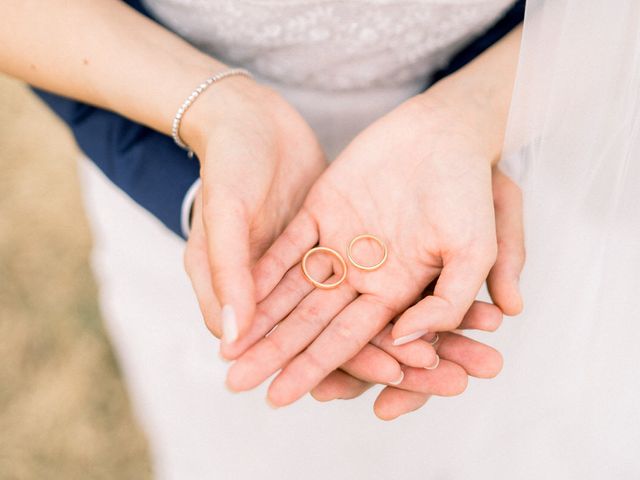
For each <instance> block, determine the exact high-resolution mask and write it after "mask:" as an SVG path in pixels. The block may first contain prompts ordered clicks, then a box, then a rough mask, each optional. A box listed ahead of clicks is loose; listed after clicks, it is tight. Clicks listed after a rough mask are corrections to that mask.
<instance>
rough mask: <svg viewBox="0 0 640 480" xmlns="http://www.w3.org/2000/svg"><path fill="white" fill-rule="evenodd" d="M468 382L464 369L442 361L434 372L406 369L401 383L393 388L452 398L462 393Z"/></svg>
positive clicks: (422, 369) (447, 361)
mask: <svg viewBox="0 0 640 480" xmlns="http://www.w3.org/2000/svg"><path fill="white" fill-rule="evenodd" d="M468 381H469V377H468V375H467V372H466V371H465V370H464V368H462V367H461V366H460V365H457V364H456V363H454V362H451V361H449V360H446V359H442V360H441V361H440V364H439V365H438V368H436V369H434V370H427V369H425V368H413V367H406V368H405V369H404V378H403V379H402V382H401V383H399V384H398V385H394V386H395V387H396V388H400V389H402V390H408V391H412V392H419V393H428V394H431V395H438V396H441V397H452V396H455V395H460V394H461V393H462V392H464V391H465V389H466V388H467V383H468Z"/></svg>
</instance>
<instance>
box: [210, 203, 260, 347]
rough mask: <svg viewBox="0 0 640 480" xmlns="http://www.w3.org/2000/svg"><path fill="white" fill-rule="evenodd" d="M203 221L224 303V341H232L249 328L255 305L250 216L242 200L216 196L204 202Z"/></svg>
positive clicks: (213, 275) (215, 280)
mask: <svg viewBox="0 0 640 480" xmlns="http://www.w3.org/2000/svg"><path fill="white" fill-rule="evenodd" d="M207 204H209V205H210V207H209V208H207ZM204 220H205V230H206V232H207V249H208V253H209V264H210V267H211V283H212V285H213V289H214V291H215V293H216V296H217V298H218V301H219V302H220V305H221V306H222V309H221V311H220V316H221V318H220V322H221V324H222V341H223V342H224V343H226V344H233V343H234V342H235V341H236V340H237V339H238V338H240V337H241V336H242V335H243V334H245V333H246V332H247V331H248V330H249V327H250V325H251V322H252V321H253V316H254V312H255V308H256V303H255V293H254V290H255V288H254V284H253V277H252V275H251V254H250V240H249V221H248V215H247V212H246V210H245V208H244V207H243V205H242V202H240V201H239V200H236V199H233V198H232V197H230V196H226V197H225V198H221V197H220V196H219V195H214V198H210V199H209V201H208V202H205V214H204Z"/></svg>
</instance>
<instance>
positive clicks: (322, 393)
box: [311, 370, 373, 402]
mask: <svg viewBox="0 0 640 480" xmlns="http://www.w3.org/2000/svg"><path fill="white" fill-rule="evenodd" d="M372 386H373V384H371V383H366V382H363V381H362V380H358V379H357V378H354V377H352V376H351V375H349V374H348V373H345V372H343V371H342V370H334V371H333V372H331V373H330V374H329V375H327V376H326V377H325V379H324V380H322V381H321V382H320V383H319V384H318V385H317V386H316V387H315V388H314V389H313V390H311V395H312V396H313V398H315V399H316V400H318V401H319V402H329V401H331V400H337V399H341V400H349V399H351V398H356V397H358V396H360V395H362V394H363V393H364V392H366V391H367V390H369V389H370V388H371V387H372Z"/></svg>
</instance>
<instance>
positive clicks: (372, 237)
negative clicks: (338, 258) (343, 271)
mask: <svg viewBox="0 0 640 480" xmlns="http://www.w3.org/2000/svg"><path fill="white" fill-rule="evenodd" d="M365 239H369V240H373V241H374V242H376V243H377V244H378V245H380V246H381V247H382V251H383V254H382V260H380V261H379V262H378V263H376V264H375V265H362V264H360V263H358V262H356V261H355V260H354V259H353V256H352V255H351V250H352V249H353V246H354V245H355V244H356V242H358V241H360V240H365ZM387 254H388V252H387V246H386V245H385V243H384V242H383V241H382V240H380V239H379V238H378V237H376V236H375V235H371V234H369V233H365V234H363V235H358V236H357V237H356V238H354V239H353V240H351V243H349V247H348V248H347V257H348V258H349V261H350V262H351V264H352V265H353V266H354V267H356V268H359V269H360V270H368V271H372V270H377V269H378V268H380V267H381V266H382V265H383V264H384V262H386V261H387Z"/></svg>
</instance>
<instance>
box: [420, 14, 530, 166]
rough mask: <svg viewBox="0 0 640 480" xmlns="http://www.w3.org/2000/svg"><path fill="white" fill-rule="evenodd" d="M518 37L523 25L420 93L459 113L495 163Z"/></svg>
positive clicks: (508, 102)
mask: <svg viewBox="0 0 640 480" xmlns="http://www.w3.org/2000/svg"><path fill="white" fill-rule="evenodd" d="M521 36H522V26H520V27H518V28H516V29H514V30H513V31H512V32H511V33H509V34H508V35H507V36H505V37H504V38H503V39H502V40H500V41H499V42H497V43H496V44H495V45H493V46H492V47H491V48H489V49H488V50H487V51H485V52H484V53H483V54H482V55H480V56H478V57H477V58H476V59H475V60H473V61H472V62H470V63H469V64H468V65H467V66H465V67H464V68H462V69H460V70H459V71H457V72H456V73H454V74H452V75H450V76H448V77H446V78H444V79H442V80H440V81H439V82H438V83H436V84H435V85H434V86H433V87H431V88H430V89H429V90H427V91H426V92H425V93H424V94H422V95H421V97H422V98H424V100H425V101H427V102H428V103H433V102H438V103H443V104H445V105H447V106H449V107H452V108H454V109H455V110H456V111H458V112H460V114H461V115H462V116H463V117H464V120H465V121H466V122H469V124H470V125H471V127H472V128H473V129H475V130H476V131H477V132H478V133H479V134H480V135H481V137H482V139H483V146H484V148H486V154H487V155H488V156H489V157H490V158H491V160H492V164H494V165H495V164H496V163H497V162H498V160H499V158H500V153H501V151H502V145H503V142H504V134H505V129H506V125H507V117H508V115H509V106H510V103H511V97H512V94H513V86H514V83H515V76H516V70H517V65H518V55H519V52H520V38H521Z"/></svg>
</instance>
